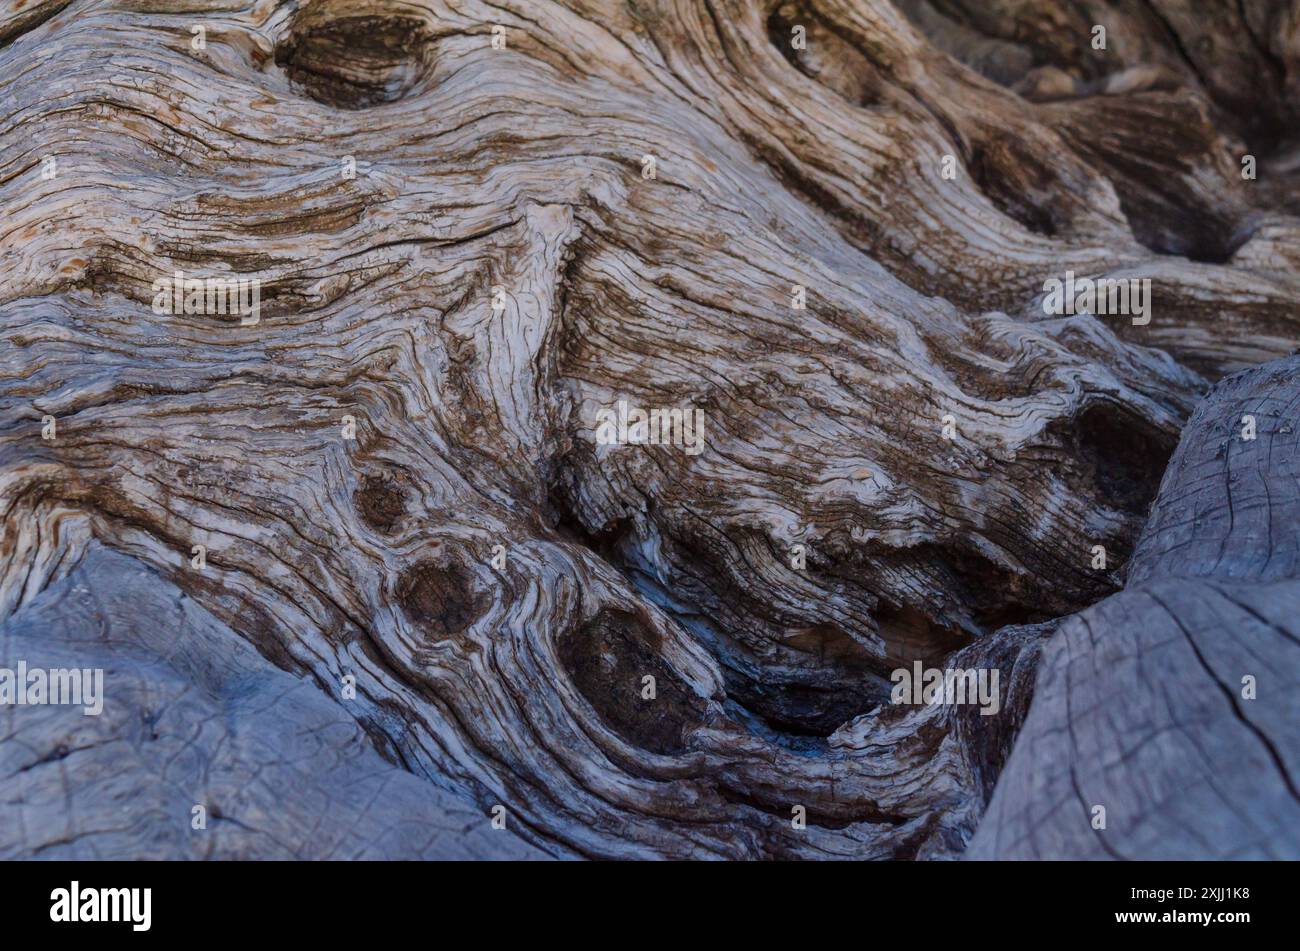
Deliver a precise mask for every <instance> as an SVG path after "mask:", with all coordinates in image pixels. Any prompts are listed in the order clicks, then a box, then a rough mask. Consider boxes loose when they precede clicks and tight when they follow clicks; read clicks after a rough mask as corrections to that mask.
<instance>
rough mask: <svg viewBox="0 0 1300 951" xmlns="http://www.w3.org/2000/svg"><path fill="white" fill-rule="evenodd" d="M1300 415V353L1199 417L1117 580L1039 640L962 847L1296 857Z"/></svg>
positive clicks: (1233, 387) (996, 854) (1238, 383)
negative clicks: (1009, 737) (1248, 434)
mask: <svg viewBox="0 0 1300 951" xmlns="http://www.w3.org/2000/svg"><path fill="white" fill-rule="evenodd" d="M1298 415H1300V357H1292V358H1290V359H1288V360H1284V361H1278V362H1276V363H1270V364H1268V365H1266V366H1264V367H1260V368H1257V369H1252V370H1245V371H1243V372H1241V373H1238V374H1236V375H1235V376H1232V377H1230V378H1228V379H1227V380H1224V381H1223V382H1222V383H1220V384H1219V385H1218V387H1217V388H1216V389H1215V390H1214V392H1213V393H1212V394H1211V395H1210V397H1209V399H1208V400H1207V401H1206V402H1205V403H1204V404H1202V405H1201V407H1200V408H1199V409H1198V410H1197V411H1196V414H1195V415H1194V416H1193V417H1192V420H1191V422H1190V423H1189V424H1188V427H1187V429H1186V431H1185V432H1184V433H1183V438H1182V442H1181V443H1180V444H1179V446H1178V451H1177V452H1176V453H1175V454H1174V457H1173V460H1172V462H1171V463H1170V467H1169V471H1168V473H1167V474H1166V476H1165V480H1164V483H1163V485H1162V486H1161V489H1160V495H1159V498H1158V500H1157V502H1156V504H1155V507H1154V509H1153V511H1152V513H1151V519H1150V521H1149V522H1148V524H1147V528H1146V530H1145V532H1144V534H1143V536H1142V540H1141V541H1140V542H1139V544H1138V549H1137V552H1136V554H1135V555H1134V557H1133V562H1132V566H1131V568H1130V571H1129V583H1128V587H1127V588H1126V589H1125V591H1124V592H1123V593H1122V594H1117V595H1115V596H1113V597H1111V598H1107V599H1106V600H1105V601H1103V602H1102V603H1101V604H1098V605H1096V606H1094V607H1092V608H1089V609H1088V610H1086V611H1084V612H1083V613H1081V614H1079V615H1078V616H1076V617H1073V618H1070V619H1068V620H1067V621H1065V622H1064V623H1063V624H1062V625H1061V629H1060V632H1059V633H1058V634H1057V635H1056V637H1055V638H1054V639H1053V640H1052V641H1050V642H1049V643H1048V644H1047V646H1046V647H1045V648H1044V649H1043V656H1042V667H1041V670H1040V672H1039V678H1038V683H1037V687H1036V693H1035V699H1034V704H1033V708H1032V710H1031V711H1030V714H1029V717H1028V719H1027V721H1026V722H1025V725H1024V729H1023V731H1022V732H1021V734H1020V738H1019V740H1018V741H1017V744H1016V748H1015V750H1014V752H1013V753H1012V755H1011V758H1010V761H1009V763H1008V765H1007V769H1006V772H1005V773H1004V774H1003V776H1002V779H1001V781H1000V783H999V785H998V788H997V792H996V794H995V795H994V797H993V801H992V803H991V804H990V806H989V812H988V814H987V816H985V818H984V821H983V822H982V823H981V825H980V827H979V831H978V833H977V834H976V836H975V839H974V841H973V842H972V844H971V847H970V851H969V853H968V854H969V855H970V856H971V857H974V858H1108V857H1109V858H1170V859H1174V858H1177V859H1206V858H1224V859H1241V858H1270V859H1296V858H1300V836H1298V835H1297V833H1296V829H1297V827H1298V826H1300V791H1298V784H1300V734H1297V732H1296V729H1295V725H1296V723H1297V722H1298V721H1300V689H1298V688H1300V621H1298V620H1297V618H1300V570H1298V569H1297V564H1296V558H1295V554H1296V541H1295V535H1296V532H1295V529H1296V525H1297V519H1296V514H1295V507H1296V504H1297V498H1298V497H1300V495H1298V493H1297V484H1298V482H1300V478H1298V477H1300V436H1298V435H1297V430H1300V426H1298V425H1297V418H1298ZM1247 417H1249V418H1252V419H1254V420H1255V421H1256V424H1257V429H1256V430H1255V438H1254V439H1244V438H1242V433H1243V425H1244V424H1243V419H1245V418H1247ZM1246 431H1248V430H1246ZM1247 678H1249V680H1247ZM1097 806H1103V807H1104V808H1105V810H1106V826H1105V828H1104V829H1098V828H1094V826H1093V821H1092V820H1093V815H1094V813H1093V810H1094V809H1095V808H1096V807H1097Z"/></svg>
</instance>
